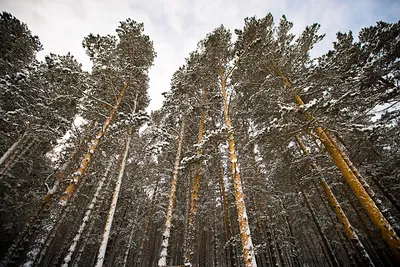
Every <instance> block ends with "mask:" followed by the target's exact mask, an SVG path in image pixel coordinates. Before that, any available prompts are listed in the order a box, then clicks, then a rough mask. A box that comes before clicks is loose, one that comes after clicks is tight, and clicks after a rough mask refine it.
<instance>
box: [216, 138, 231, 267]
mask: <svg viewBox="0 0 400 267" xmlns="http://www.w3.org/2000/svg"><path fill="white" fill-rule="evenodd" d="M216 153H217V155H218V157H217V168H218V176H219V188H220V194H221V199H222V209H223V212H224V226H225V227H224V228H225V238H226V242H227V245H228V246H227V247H226V250H227V252H228V253H227V259H228V262H229V266H231V267H235V259H234V255H235V254H234V251H233V244H232V242H231V237H232V234H231V223H230V219H229V206H228V200H227V196H226V191H225V183H224V171H223V169H222V166H221V158H220V156H219V151H218V146H216Z"/></svg>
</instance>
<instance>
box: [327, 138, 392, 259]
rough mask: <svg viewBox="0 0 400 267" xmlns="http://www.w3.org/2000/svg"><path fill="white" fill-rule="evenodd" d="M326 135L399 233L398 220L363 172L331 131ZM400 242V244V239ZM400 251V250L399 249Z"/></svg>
mask: <svg viewBox="0 0 400 267" xmlns="http://www.w3.org/2000/svg"><path fill="white" fill-rule="evenodd" d="M326 136H327V137H328V138H329V141H331V143H332V144H333V145H334V146H335V148H336V150H337V151H338V152H339V154H340V156H342V158H343V159H344V161H345V162H346V164H347V165H348V166H349V168H350V170H351V171H352V172H353V173H354V175H355V176H356V177H357V179H358V180H359V181H360V183H361V185H362V186H363V187H364V189H365V191H366V192H367V193H368V195H369V196H370V197H371V199H372V200H373V201H374V203H375V204H376V206H377V207H378V208H379V210H381V211H382V214H383V215H384V216H385V218H386V219H387V220H388V222H389V224H390V225H391V226H392V227H393V228H394V230H395V232H396V233H399V231H400V230H399V227H398V226H397V222H396V220H395V219H394V218H393V216H392V214H391V213H390V211H389V209H387V208H386V206H385V205H384V203H383V202H382V201H381V200H380V199H379V197H378V195H376V194H375V192H374V190H373V189H372V188H371V186H370V185H369V184H368V183H367V181H366V180H365V179H364V177H363V176H362V175H361V173H360V172H359V171H358V170H357V168H356V167H355V166H354V165H353V163H352V162H351V160H350V159H349V157H348V156H347V155H346V153H344V151H343V150H342V149H341V148H340V147H339V145H338V144H337V142H336V141H335V140H334V139H333V138H332V137H331V136H330V134H329V133H326ZM399 244H400V240H399ZM398 249H399V250H400V246H399V247H398ZM399 253H400V251H399Z"/></svg>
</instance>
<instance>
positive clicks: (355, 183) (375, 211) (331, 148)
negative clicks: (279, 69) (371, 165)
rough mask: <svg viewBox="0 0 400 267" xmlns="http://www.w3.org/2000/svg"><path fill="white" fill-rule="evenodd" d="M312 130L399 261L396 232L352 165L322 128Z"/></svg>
mask: <svg viewBox="0 0 400 267" xmlns="http://www.w3.org/2000/svg"><path fill="white" fill-rule="evenodd" d="M295 99H296V102H297V104H298V105H300V106H302V105H304V102H303V101H302V100H301V98H300V96H299V95H296V96H295ZM306 118H307V119H308V120H312V117H311V115H310V114H309V113H308V112H306ZM314 130H315V132H316V133H317V135H318V137H319V138H320V140H321V142H322V143H323V144H324V146H325V148H326V150H327V151H328V153H329V155H330V156H331V158H332V160H333V162H334V163H335V165H336V166H337V168H338V169H339V171H340V172H341V173H342V175H343V177H344V179H345V180H346V182H347V184H348V185H349V187H350V188H351V190H352V191H353V192H354V194H355V196H356V197H357V199H358V200H359V201H360V203H361V205H362V206H363V208H364V210H365V213H366V214H367V215H368V217H369V218H370V219H371V221H372V222H373V223H374V225H375V226H376V228H377V229H378V230H379V232H380V234H381V235H382V238H383V240H385V242H386V244H387V245H388V246H389V248H390V250H391V251H392V253H393V255H394V256H395V257H396V260H397V261H399V262H400V239H399V237H398V236H397V234H396V232H395V231H394V230H393V228H392V226H391V225H390V224H389V222H388V221H387V220H386V218H385V217H384V216H383V214H382V213H381V211H380V210H379V208H378V207H377V206H376V204H375V202H374V201H373V200H372V198H371V196H370V195H369V194H368V193H367V191H366V190H365V188H364V187H363V186H362V184H361V182H360V181H359V180H358V179H357V176H356V175H355V174H354V172H353V171H352V168H354V166H353V167H352V168H350V166H349V165H348V164H347V162H346V160H345V159H344V158H343V157H342V155H341V153H340V152H339V151H338V149H337V147H336V146H335V145H334V144H333V143H332V142H331V141H330V139H329V137H328V135H327V134H326V133H325V131H324V130H322V128H321V127H315V129H314Z"/></svg>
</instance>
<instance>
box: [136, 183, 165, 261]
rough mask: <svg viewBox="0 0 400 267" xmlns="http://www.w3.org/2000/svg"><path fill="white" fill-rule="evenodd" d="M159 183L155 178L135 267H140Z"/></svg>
mask: <svg viewBox="0 0 400 267" xmlns="http://www.w3.org/2000/svg"><path fill="white" fill-rule="evenodd" d="M159 182H160V177H157V181H156V184H155V186H154V190H153V195H152V196H151V202H150V208H149V211H148V213H147V216H146V219H145V222H144V223H145V226H144V231H143V235H142V240H141V241H140V247H139V253H138V256H137V261H136V266H137V267H140V266H141V265H140V262H141V260H142V256H143V251H144V247H145V244H146V240H147V232H148V231H149V227H150V222H151V216H153V210H154V205H155V202H156V194H157V190H158V184H159Z"/></svg>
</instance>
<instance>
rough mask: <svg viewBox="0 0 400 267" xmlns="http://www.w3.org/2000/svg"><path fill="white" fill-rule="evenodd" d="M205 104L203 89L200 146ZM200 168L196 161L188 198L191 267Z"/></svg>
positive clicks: (187, 254) (187, 255) (187, 256)
mask: <svg viewBox="0 0 400 267" xmlns="http://www.w3.org/2000/svg"><path fill="white" fill-rule="evenodd" d="M205 104H206V89H203V99H202V110H201V116H200V122H199V134H198V138H197V144H198V145H200V143H201V140H202V139H203V128H204V120H205V117H206V111H205ZM196 155H197V156H198V157H199V156H201V149H200V148H197V150H196ZM200 167H201V161H200V160H198V161H197V163H196V166H195V169H194V175H193V186H192V195H191V198H190V212H189V226H188V227H189V229H188V230H189V232H188V235H187V241H186V248H185V265H186V266H192V264H191V259H190V258H191V255H192V254H193V242H194V231H195V219H196V213H197V201H198V198H199V182H200Z"/></svg>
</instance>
